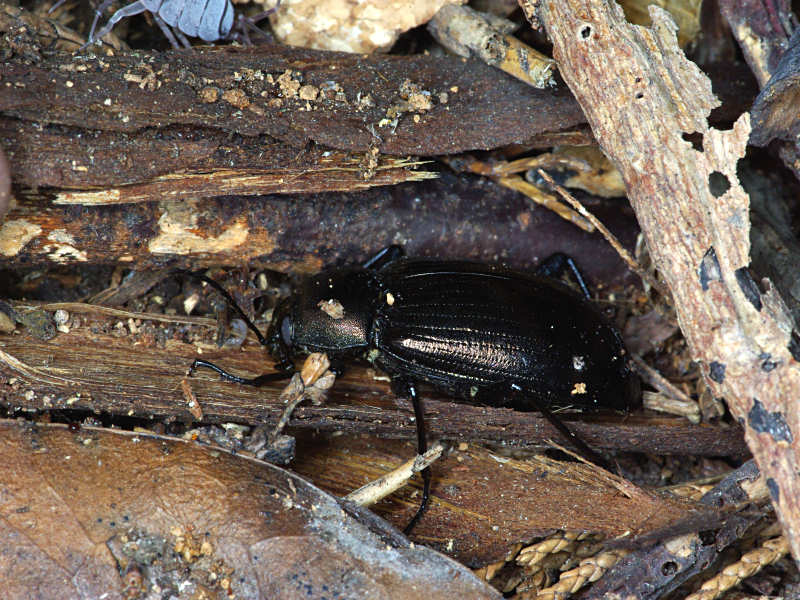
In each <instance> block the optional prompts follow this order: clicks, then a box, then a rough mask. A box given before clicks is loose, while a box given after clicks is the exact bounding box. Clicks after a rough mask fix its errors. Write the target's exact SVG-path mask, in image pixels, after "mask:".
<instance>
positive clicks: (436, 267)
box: [192, 246, 639, 531]
mask: <svg viewBox="0 0 800 600" xmlns="http://www.w3.org/2000/svg"><path fill="white" fill-rule="evenodd" d="M567 267H569V268H571V269H572V271H573V273H574V275H575V277H576V279H577V280H578V282H579V284H580V286H581V288H582V290H583V292H584V295H585V296H588V291H587V290H586V286H585V285H584V284H583V280H582V278H581V277H580V273H579V272H578V270H577V268H576V267H575V265H574V263H573V262H572V260H571V259H570V258H569V257H567V256H566V255H564V254H555V255H553V256H552V257H550V258H549V259H547V260H546V261H544V262H543V263H542V265H540V267H539V268H538V269H537V271H536V273H535V274H533V273H525V272H520V271H513V270H510V269H507V268H504V267H499V266H492V265H486V264H481V263H474V262H458V261H443V260H424V259H407V258H405V257H403V251H402V249H401V248H400V247H399V246H390V247H388V248H386V249H384V250H382V251H381V252H379V253H378V254H377V255H375V256H374V257H373V258H372V259H370V260H369V261H367V262H366V263H365V264H364V265H362V266H354V267H345V268H336V269H331V270H327V271H323V272H321V273H319V274H318V275H316V276H314V277H311V278H310V279H307V280H306V281H305V282H304V283H303V284H302V285H301V286H300V287H299V288H298V289H297V290H295V293H294V294H293V295H292V296H290V297H289V298H287V299H285V300H283V301H282V302H281V303H279V304H278V306H277V307H276V308H275V310H274V312H273V317H272V321H271V322H270V325H269V328H268V331H267V335H266V337H264V336H262V335H261V334H260V333H259V332H258V330H257V329H256V327H255V326H254V325H252V323H250V321H249V320H248V319H247V317H246V316H245V315H244V313H243V312H242V311H241V309H240V308H239V307H238V306H236V304H235V302H233V300H232V298H231V297H230V296H229V295H228V294H227V293H226V292H225V291H224V290H223V289H222V288H221V286H219V284H217V283H216V282H214V281H213V280H210V279H208V278H204V277H203V278H202V279H203V280H204V281H207V282H208V283H210V284H212V285H213V286H214V287H215V288H216V289H217V290H218V291H220V292H222V293H223V294H224V295H225V297H226V298H227V299H228V301H229V302H231V304H232V305H233V307H234V308H235V309H236V310H237V311H238V312H239V314H240V315H241V316H242V317H244V319H245V320H246V322H247V323H248V325H249V326H250V328H251V329H252V330H253V331H254V332H255V333H256V335H257V336H258V338H259V340H260V341H261V343H262V344H264V345H266V346H267V347H268V348H269V351H270V353H271V354H272V356H273V357H274V358H275V360H276V361H277V369H278V371H277V372H274V373H268V374H266V375H262V376H260V377H256V378H253V379H245V378H241V377H237V376H235V375H231V374H230V373H227V372H226V371H224V370H223V369H221V368H220V367H217V366H216V365H214V364H212V363H209V362H206V361H202V360H196V361H195V362H194V364H193V365H192V369H194V368H195V367H200V366H201V367H208V368H211V369H214V370H215V371H217V372H218V373H220V374H221V375H222V376H223V377H224V378H226V379H229V380H231V381H236V382H239V383H243V384H248V385H261V384H263V383H265V382H267V381H274V380H276V379H281V378H285V377H289V376H291V374H292V373H293V371H294V365H293V363H292V360H291V359H292V356H293V355H295V354H301V353H305V354H307V353H310V352H325V353H327V354H328V357H329V358H330V360H331V364H332V365H333V367H334V369H338V370H340V369H341V367H342V366H343V365H344V364H345V363H346V362H348V361H351V360H354V359H359V358H363V359H366V360H368V361H369V362H371V363H372V364H373V365H375V366H376V367H377V368H379V369H380V370H382V371H384V372H385V373H387V374H388V375H389V376H390V377H391V381H392V390H393V391H394V392H395V393H396V394H398V395H399V396H401V397H406V398H410V399H411V400H412V402H413V404H414V412H415V415H416V421H417V434H418V451H419V453H420V454H421V453H423V452H425V450H426V448H427V443H426V439H425V427H424V420H423V413H422V408H421V405H420V399H419V396H418V394H417V384H419V383H425V384H429V385H431V386H433V387H434V388H437V389H439V390H441V391H442V392H444V393H446V394H449V395H450V396H452V397H454V398H455V399H457V400H459V401H461V402H465V403H470V404H484V405H491V406H500V407H509V408H513V409H516V410H521V411H540V412H542V413H543V415H544V416H545V417H547V418H548V420H550V422H551V423H552V424H553V425H554V426H555V427H557V428H558V430H559V431H561V432H562V433H563V434H564V435H565V436H567V438H568V439H569V440H570V441H571V442H572V443H573V444H574V445H575V446H576V447H578V448H579V449H580V450H581V451H582V453H584V454H587V455H588V456H589V457H590V458H591V459H592V460H594V461H595V462H600V463H601V464H602V463H603V461H602V459H601V458H600V457H598V456H597V454H596V453H595V452H593V451H592V450H591V449H590V448H588V446H586V444H585V443H583V442H582V441H581V440H580V439H579V438H577V437H576V436H574V435H573V434H572V433H571V432H570V431H569V429H568V428H567V427H566V426H565V425H564V424H563V423H562V422H561V421H560V420H559V419H557V418H556V417H555V416H554V415H553V414H552V413H551V411H550V409H552V408H562V407H574V408H580V409H583V410H590V411H591V410H600V409H615V410H625V411H627V410H628V409H630V408H632V407H633V405H634V403H635V402H637V401H638V398H639V380H638V379H637V378H636V377H635V375H634V374H633V373H632V371H631V370H630V368H629V365H628V359H627V357H626V351H625V348H624V346H623V343H622V339H621V337H620V334H619V332H618V331H617V330H616V329H615V328H614V327H613V326H612V325H611V324H609V323H608V321H607V320H606V319H605V318H604V317H603V315H602V314H601V313H600V312H599V311H598V310H597V309H596V308H595V307H594V306H593V305H592V304H591V303H590V302H589V301H588V300H587V299H585V298H583V297H581V296H579V295H578V294H576V293H574V292H573V291H572V290H570V289H569V288H568V287H567V286H565V285H564V284H562V283H560V282H558V281H556V280H555V279H553V278H552V276H554V275H559V274H561V273H562V272H563V271H564V270H565V269H566V268H567ZM326 304H327V305H331V304H336V305H340V308H341V309H342V312H341V313H340V314H335V313H334V311H330V310H323V308H324V307H325V305H326ZM423 477H424V489H423V499H422V504H421V506H420V509H419V510H418V512H417V514H416V515H415V516H414V519H413V520H412V521H411V523H410V524H409V525H408V527H407V528H406V531H409V530H410V529H411V528H412V527H413V526H414V524H415V523H416V521H417V520H418V519H419V517H420V516H421V515H422V512H423V511H424V509H425V507H426V504H427V500H428V493H429V489H430V471H429V469H425V471H423Z"/></svg>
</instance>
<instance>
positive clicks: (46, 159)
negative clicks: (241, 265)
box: [0, 117, 436, 205]
mask: <svg viewBox="0 0 800 600" xmlns="http://www.w3.org/2000/svg"><path fill="white" fill-rule="evenodd" d="M0 146H3V147H6V148H10V149H12V150H11V152H10V153H9V154H10V158H11V165H10V173H13V176H14V182H15V184H16V185H18V186H26V187H30V188H34V189H35V188H40V187H45V186H46V187H53V188H59V192H57V193H56V194H55V196H54V198H53V202H54V203H55V204H84V205H105V204H125V203H130V202H152V201H163V200H183V199H191V200H195V199H198V198H203V197H209V196H227V195H234V194H236V195H247V194H259V195H260V194H271V193H283V194H288V193H299V192H326V191H337V190H338V191H355V190H359V189H365V188H368V187H372V186H378V185H391V184H395V183H400V182H403V181H414V180H421V179H430V178H433V177H435V176H436V175H435V174H434V173H431V172H427V171H424V170H414V167H418V166H419V163H416V162H414V161H411V160H406V159H401V158H395V157H389V156H378V157H377V158H376V159H375V163H374V164H373V165H369V164H368V162H367V159H366V158H365V156H364V155H363V154H356V153H350V152H342V151H331V150H326V149H324V148H321V147H319V146H317V145H315V144H310V145H309V146H308V147H307V148H304V149H301V150H299V149H297V148H295V147H292V146H290V145H288V144H286V143H285V142H280V141H278V140H277V139H275V138H271V137H269V136H267V135H257V136H252V137H245V136H240V135H231V134H230V133H226V132H223V131H219V130H217V129H209V128H203V127H187V126H175V127H167V128H164V129H144V130H141V131H135V132H130V133H129V132H116V131H99V130H89V129H85V128H79V127H67V126H63V125H50V126H48V127H41V126H40V125H38V124H36V123H33V122H31V121H21V120H18V119H10V118H2V117H0ZM98 188H102V189H98Z"/></svg>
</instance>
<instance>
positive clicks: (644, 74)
mask: <svg viewBox="0 0 800 600" xmlns="http://www.w3.org/2000/svg"><path fill="white" fill-rule="evenodd" d="M540 7H541V14H540V18H541V19H542V21H543V22H544V24H545V26H546V28H547V31H548V34H549V35H550V38H551V40H552V41H553V44H554V47H553V52H554V56H555V58H556V60H557V61H558V63H559V70H560V72H561V73H562V75H563V77H564V80H565V81H566V82H567V84H568V85H569V86H570V88H571V89H572V90H573V93H575V95H576V98H578V101H579V102H580V103H581V106H583V107H584V110H585V112H586V115H587V117H588V119H589V122H590V124H591V126H592V129H593V131H594V134H595V137H596V138H597V140H598V141H599V142H600V144H601V146H602V147H603V150H604V152H605V153H606V155H607V156H608V157H609V158H610V159H611V160H612V161H613V162H614V163H615V164H616V165H617V168H618V169H619V170H620V172H621V173H622V175H623V179H624V180H625V182H626V186H627V188H628V192H629V198H630V200H631V202H632V204H633V206H634V209H635V211H636V214H637V217H638V219H639V223H640V224H641V226H642V230H643V232H644V234H645V238H646V240H647V243H648V247H649V249H650V253H651V255H652V257H653V259H654V261H655V264H656V266H657V268H658V269H659V271H660V272H661V273H662V274H663V275H664V278H665V281H666V282H667V284H668V285H669V287H670V289H671V291H672V295H673V298H674V300H675V306H676V310H677V315H678V322H679V324H680V326H681V329H682V331H683V333H684V335H685V336H686V339H687V342H688V344H689V347H690V350H691V353H692V356H693V357H694V358H695V359H696V360H697V361H698V362H700V363H701V364H702V365H703V372H704V375H705V376H706V380H707V383H708V384H709V385H710V386H711V388H712V390H713V391H714V395H715V396H724V397H725V398H726V399H727V401H728V404H729V406H730V408H731V412H732V413H733V415H734V416H735V417H736V418H737V419H738V420H740V422H742V423H746V424H747V425H748V427H747V428H746V433H745V435H746V439H747V441H748V445H749V446H750V448H751V450H752V451H753V454H754V456H755V458H756V461H757V462H758V464H759V466H760V467H761V469H762V472H763V474H764V476H765V477H766V478H767V479H768V480H771V481H772V484H771V485H772V489H773V490H774V494H773V502H774V504H775V507H776V510H777V512H778V515H779V517H780V520H781V523H782V525H783V527H784V528H785V531H786V533H787V536H788V537H789V539H790V542H791V545H792V550H793V554H794V555H795V558H796V559H797V558H798V557H800V480H798V478H797V476H796V473H798V472H799V471H800V455H799V454H798V443H800V442H798V440H797V438H796V434H795V433H794V432H797V431H800V414H799V413H798V411H797V410H796V407H795V397H796V390H797V389H800V362H798V358H797V357H800V352H798V349H797V348H798V346H799V345H800V343H798V342H797V338H796V337H793V336H797V334H796V333H794V334H793V332H792V322H791V317H790V316H789V314H788V311H787V310H786V308H785V306H784V305H783V302H782V301H781V299H780V297H779V296H778V295H777V294H776V293H775V291H774V289H772V287H771V286H770V285H768V284H766V283H765V285H766V287H767V289H766V291H765V292H764V293H761V291H760V289H759V288H758V286H757V285H756V284H755V283H754V281H753V279H752V278H751V276H750V275H749V273H748V270H747V268H748V265H749V263H750V258H749V250H750V242H749V229H750V228H749V221H748V212H749V202H748V197H747V195H746V193H745V192H744V190H743V189H742V188H741V186H740V184H739V182H738V179H737V175H736V163H737V161H738V160H739V159H740V158H741V157H742V156H743V155H744V150H745V146H746V143H747V139H748V137H749V132H750V127H749V119H748V116H747V115H744V116H743V117H741V118H740V119H739V120H738V121H737V122H736V124H735V125H734V128H733V129H732V130H730V131H717V130H714V129H710V128H709V127H708V124H707V121H706V119H707V117H708V114H709V112H710V110H711V108H713V106H715V105H716V104H717V101H716V100H715V99H714V98H713V96H712V95H711V93H710V82H709V81H708V80H707V79H706V78H705V77H704V76H703V75H702V73H701V72H700V71H699V69H697V67H696V66H695V65H693V64H692V63H689V62H688V61H686V60H685V58H684V57H683V55H682V53H681V52H680V50H679V49H678V47H677V44H676V41H675V37H674V27H675V26H674V24H673V23H672V21H671V20H669V18H668V17H667V15H666V14H665V13H664V12H663V11H661V10H660V9H657V8H651V17H652V19H653V26H652V28H649V29H645V28H641V27H635V26H631V25H629V24H627V23H626V21H625V18H624V15H623V14H622V11H621V10H620V9H619V7H618V6H616V5H613V4H612V5H606V4H605V3H601V2H593V1H589V0H587V1H579V0H573V1H570V2H550V1H548V2H544V3H542V4H541V5H540ZM600 82H602V84H600ZM693 132H700V133H702V134H703V152H698V151H697V150H695V149H694V148H693V147H692V146H691V145H690V144H689V143H688V142H686V141H685V140H684V139H683V135H684V134H689V133H693ZM704 256H713V257H714V260H713V261H712V262H714V267H715V268H714V270H713V271H714V273H715V277H714V278H709V277H704V276H703V275H704V274H705V275H708V271H706V270H704V269H701V265H703V260H704ZM717 273H718V276H716V274H717ZM765 282H766V280H765ZM767 357H769V368H764V364H765V358H767ZM711 363H717V364H718V365H723V366H724V367H725V369H726V370H725V375H724V377H719V376H717V377H715V376H713V375H712V373H711V367H710V365H711ZM719 372H720V371H719V369H717V370H716V371H715V374H717V375H718V374H719Z"/></svg>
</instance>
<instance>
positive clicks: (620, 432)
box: [0, 304, 744, 456]
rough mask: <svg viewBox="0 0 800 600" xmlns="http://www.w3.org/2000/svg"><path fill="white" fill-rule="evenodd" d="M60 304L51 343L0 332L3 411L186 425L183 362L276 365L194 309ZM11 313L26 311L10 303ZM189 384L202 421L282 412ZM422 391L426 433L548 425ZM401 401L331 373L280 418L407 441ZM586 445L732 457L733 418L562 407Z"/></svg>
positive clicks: (531, 431)
mask: <svg viewBox="0 0 800 600" xmlns="http://www.w3.org/2000/svg"><path fill="white" fill-rule="evenodd" d="M48 308H49V309H50V310H55V309H56V308H62V309H65V310H67V312H68V313H69V315H71V316H70V319H69V322H68V325H67V327H68V329H69V332H68V333H63V332H62V333H59V334H58V335H57V336H56V337H55V338H53V339H50V340H49V341H42V340H38V339H35V338H33V337H31V336H30V335H29V334H28V333H27V331H26V332H24V333H23V332H22V330H21V329H18V330H17V331H16V332H15V333H13V334H10V335H3V336H0V373H1V374H2V375H0V401H2V403H3V404H4V405H5V406H7V407H9V408H12V409H13V408H18V409H23V410H46V409H59V408H70V409H79V410H89V411H92V412H95V413H111V414H115V415H127V416H137V417H141V418H145V419H167V420H172V419H178V420H182V421H187V422H192V421H194V417H193V416H192V414H191V412H190V410H189V406H188V405H187V399H186V398H185V396H184V393H183V391H182V389H181V381H182V380H183V378H184V377H185V376H186V373H187V370H188V366H189V365H190V364H191V362H192V360H193V359H194V358H197V357H202V358H204V359H206V360H210V361H214V362H218V363H220V364H221V365H224V366H225V367H226V368H228V369H230V370H231V371H232V372H235V373H250V374H253V375H256V374H261V373H266V372H270V371H273V370H274V364H273V361H272V360H270V359H269V358H267V355H266V352H265V350H264V348H263V347H261V346H259V345H258V344H256V343H255V342H253V341H250V342H248V343H246V344H245V345H244V346H243V347H242V349H241V350H234V351H231V350H225V349H222V350H221V349H219V348H217V346H216V345H215V344H213V343H212V340H211V337H212V336H211V334H212V330H213V329H214V324H213V321H211V320H209V319H201V318H198V317H170V316H168V315H156V316H155V319H158V320H153V319H149V318H145V316H144V315H140V314H131V315H130V316H128V317H126V313H125V312H124V311H123V312H116V313H112V314H113V315H114V316H113V317H109V316H104V315H103V313H107V312H108V311H106V310H105V309H102V307H101V308H100V309H99V310H98V309H96V308H95V307H93V306H91V305H78V304H66V305H64V304H61V305H48ZM17 311H18V312H24V310H23V309H22V307H19V306H18V307H17ZM189 385H190V386H191V390H192V392H193V394H194V396H195V398H196V402H197V403H198V404H199V405H200V408H201V410H202V413H203V415H204V421H207V422H211V423H219V422H227V421H234V422H241V423H249V424H258V423H275V422H276V420H277V419H278V417H279V416H280V414H281V413H282V411H283V406H282V404H281V403H280V401H279V399H278V396H279V394H280V391H281V389H282V387H283V385H284V384H282V383H280V382H278V383H275V384H274V385H270V386H265V387H260V388H252V387H247V386H238V385H234V384H230V383H227V382H224V381H220V379H219V377H218V376H217V375H216V374H213V373H209V372H207V371H203V372H198V373H197V374H196V375H195V376H194V377H192V378H190V379H189ZM428 394H429V393H428V392H427V391H426V402H425V409H426V419H425V420H426V422H427V426H428V430H429V432H430V434H431V436H432V437H442V438H445V439H449V440H475V439H479V440H482V441H487V442H499V443H504V444H509V445H514V446H520V447H541V446H542V445H543V444H544V443H545V442H546V440H548V439H558V434H557V433H556V432H555V430H553V429H552V428H551V426H550V425H549V424H548V423H547V421H546V420H545V419H543V418H542V417H541V415H539V414H538V413H522V412H517V411H513V410H510V409H501V408H491V407H479V406H466V405H463V404H456V403H453V402H451V401H449V400H448V399H447V398H443V397H442V396H438V395H437V396H433V395H430V396H429V395H428ZM412 416H413V411H411V409H410V407H409V406H408V403H407V402H405V401H402V400H399V399H398V398H397V397H396V396H394V395H393V394H392V393H391V392H390V390H389V386H388V383H387V382H386V381H376V380H375V373H374V372H372V371H370V370H368V369H364V368H356V367H354V368H353V369H352V370H350V371H348V372H347V373H346V374H345V375H344V376H343V377H342V378H340V379H339V380H337V381H336V384H335V385H334V388H333V391H332V395H331V398H330V400H329V401H328V402H327V403H326V404H325V405H323V406H304V405H301V406H300V407H299V408H298V409H297V410H296V411H295V413H294V415H293V417H292V420H291V422H290V425H292V426H297V427H308V428H317V429H320V430H323V431H344V432H365V433H373V434H380V435H384V436H389V437H402V438H407V439H409V438H413V437H414V436H415V432H416V427H415V423H414V421H413V418H412ZM562 419H563V420H565V421H566V422H567V423H568V424H569V427H570V428H571V429H573V430H574V431H575V432H576V433H577V434H578V435H579V436H580V437H581V438H582V439H583V440H584V441H585V442H586V443H587V444H589V445H590V446H592V447H596V448H607V449H610V448H613V449H626V450H632V451H642V452H650V453H653V454H692V455H712V456H725V455H741V454H742V452H743V451H744V446H743V442H742V439H741V432H740V431H739V428H738V427H737V426H732V427H730V426H724V425H720V426H711V425H700V426H695V425H691V424H690V423H688V422H687V421H685V420H683V419H680V418H665V417H650V416H645V415H633V414H632V415H627V416H626V415H616V414H614V415H596V416H589V415H577V414H564V415H563V416H562Z"/></svg>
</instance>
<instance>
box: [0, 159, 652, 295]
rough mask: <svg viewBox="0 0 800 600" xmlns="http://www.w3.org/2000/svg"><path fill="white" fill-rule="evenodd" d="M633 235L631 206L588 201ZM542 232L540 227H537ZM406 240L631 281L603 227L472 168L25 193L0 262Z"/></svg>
mask: <svg viewBox="0 0 800 600" xmlns="http://www.w3.org/2000/svg"><path fill="white" fill-rule="evenodd" d="M590 207H591V209H592V210H594V211H596V213H597V215H598V216H599V217H600V218H601V219H603V220H604V221H605V222H606V223H608V225H609V227H610V228H611V229H612V231H614V232H615V233H616V234H617V235H619V236H620V238H621V239H622V242H623V243H624V244H625V245H626V246H627V247H632V246H633V244H634V240H635V239H636V234H637V231H636V228H635V224H634V223H633V220H632V219H631V217H630V215H628V216H627V217H626V216H625V214H624V213H623V212H621V211H619V210H617V208H616V207H615V205H614V204H613V203H612V204H607V205H605V206H602V205H598V204H596V203H595V204H594V206H590ZM534 233H535V235H534ZM398 241H403V242H404V244H405V246H406V250H407V253H408V254H409V255H410V256H436V257H452V258H464V259H467V258H471V259H476V260H482V261H494V262H498V261H505V262H507V263H509V265H510V266H513V267H516V268H532V267H533V266H534V265H535V264H536V263H537V262H538V261H539V260H540V259H542V258H544V257H546V256H548V255H549V254H552V253H553V252H556V251H560V252H566V253H567V254H570V255H572V256H573V257H574V258H575V260H576V261H578V263H579V264H580V265H581V267H582V268H583V269H584V270H585V272H587V273H588V274H589V276H590V277H591V278H592V279H593V280H594V282H595V283H601V282H602V283H603V284H605V285H612V284H614V283H615V282H616V283H619V282H622V281H626V280H627V281H630V277H631V276H630V274H628V272H627V270H626V269H625V267H624V264H623V263H622V261H621V260H620V259H619V257H617V256H616V254H615V253H614V251H613V250H612V249H611V248H610V247H609V246H608V244H607V243H606V242H605V241H604V240H603V239H602V238H601V236H600V235H598V234H594V235H589V234H585V233H583V232H580V231H578V230H576V229H575V228H574V227H572V226H570V225H569V224H567V223H566V222H564V221H563V220H562V219H560V218H559V217H557V216H556V215H554V214H553V213H551V212H550V211H548V210H545V209H542V208H540V207H536V206H532V205H531V204H529V203H528V202H527V201H526V200H525V199H524V198H523V197H522V196H520V195H519V194H516V193H514V192H511V191H510V190H506V189H504V188H502V187H500V186H498V185H496V184H494V183H492V182H489V181H485V180H482V179H480V178H476V177H467V176H459V177H457V176H454V175H450V174H447V173H443V174H442V177H441V178H440V179H438V180H432V181H427V182H419V183H416V184H403V185H399V186H394V187H382V188H373V189H372V190H365V191H363V192H360V193H358V194H344V193H330V194H309V195H304V196H283V195H281V196H264V197H259V198H239V197H228V198H220V199H215V200H209V201H204V202H195V201H182V202H163V203H159V204H153V203H149V204H137V205H130V206H127V207H125V206H98V207H81V206H52V205H51V204H50V203H49V202H48V201H47V199H46V198H40V199H35V198H26V199H25V200H24V202H22V203H21V204H20V206H19V207H18V208H17V209H15V210H14V211H12V212H11V213H10V215H9V216H8V218H7V219H6V222H5V223H4V224H2V225H0V266H3V267H12V266H13V267H14V268H19V267H23V266H32V265H37V264H38V265H41V264H48V263H49V264H63V265H66V264H76V263H84V262H89V263H106V264H110V263H117V264H120V265H126V266H127V265H131V266H133V265H135V266H136V268H137V269H148V268H161V267H162V266H164V265H170V266H180V267H185V268H190V269H197V268H200V267H203V266H208V265H214V264H229V265H241V264H243V263H245V262H246V263H247V264H249V265H250V266H252V267H253V268H266V267H268V268H274V269H277V270H281V271H285V270H295V271H318V270H319V269H320V268H322V267H323V266H326V265H331V264H334V263H336V262H340V263H341V262H350V263H352V262H358V261H363V260H364V259H366V258H367V257H369V256H371V255H372V254H374V253H375V252H377V251H378V250H379V249H380V248H383V247H385V246H387V245H389V244H392V243H396V242H398Z"/></svg>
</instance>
